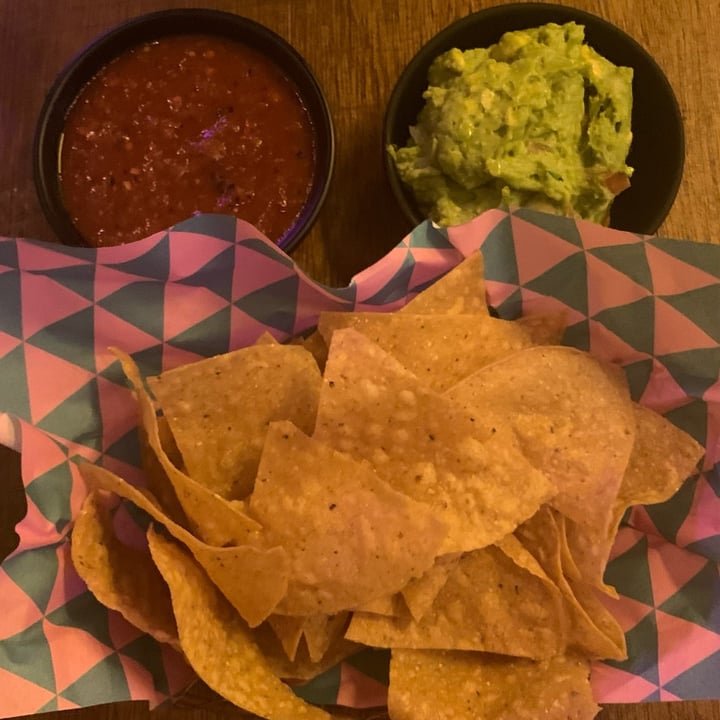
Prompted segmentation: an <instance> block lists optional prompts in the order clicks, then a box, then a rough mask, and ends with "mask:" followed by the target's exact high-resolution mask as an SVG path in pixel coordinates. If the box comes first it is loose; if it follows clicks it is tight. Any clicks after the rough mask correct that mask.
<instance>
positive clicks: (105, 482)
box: [79, 462, 288, 627]
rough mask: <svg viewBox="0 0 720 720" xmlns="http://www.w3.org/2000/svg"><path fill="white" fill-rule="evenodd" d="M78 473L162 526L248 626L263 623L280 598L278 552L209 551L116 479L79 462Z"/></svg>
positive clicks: (281, 560) (282, 566)
mask: <svg viewBox="0 0 720 720" xmlns="http://www.w3.org/2000/svg"><path fill="white" fill-rule="evenodd" d="M79 469H80V474H81V475H82V476H83V478H84V479H85V481H86V482H87V483H88V485H89V487H90V488H92V489H94V488H100V489H101V490H107V491H108V492H111V493H114V494H115V495H119V496H120V497H122V498H125V499H126V500H129V501H130V502H132V503H133V504H134V505H136V506H137V507H139V508H141V509H142V510H144V511H145V512H146V513H148V515H150V516H151V517H152V518H153V519H154V520H156V521H157V522H159V523H161V524H163V525H164V526H165V527H166V528H167V530H168V532H169V533H170V534H171V535H172V536H173V537H174V538H175V539H177V540H179V541H180V542H181V543H183V545H185V546H186V547H187V548H188V549H189V550H190V551H191V552H192V554H193V555H194V556H195V559H196V560H197V562H198V563H199V564H200V565H201V566H202V567H203V568H204V569H205V571H206V572H207V574H208V575H209V576H210V577H211V578H212V580H213V582H214V583H215V584H216V585H217V586H218V588H220V590H221V591H222V593H223V594H224V595H225V597H226V598H227V599H228V600H229V601H230V602H231V603H232V605H233V606H234V607H235V608H236V609H237V611H238V612H239V613H240V615H241V616H242V617H243V618H244V619H245V620H246V621H247V622H248V623H249V624H250V626H251V627H254V626H256V625H259V624H260V623H261V622H262V621H263V620H265V619H266V618H267V617H268V615H270V613H272V612H273V610H274V609H275V608H276V607H277V604H278V603H279V602H280V599H281V598H282V597H283V596H284V595H285V590H286V588H287V580H288V558H287V554H286V553H285V551H284V550H283V549H282V548H280V547H274V548H270V549H264V548H261V547H255V546H252V545H240V546H235V547H223V548H218V547H212V546H210V545H207V544H206V543H204V542H202V540H198V539H197V538H196V537H195V536H194V535H192V534H191V533H189V532H188V531H187V530H185V529H184V528H182V527H180V525H178V524H177V523H175V522H173V521H172V520H171V519H170V518H169V517H168V516H167V515H166V514H165V512H164V511H163V510H162V508H161V507H160V506H159V505H158V504H157V501H156V500H155V498H153V497H152V496H150V495H149V494H145V493H143V492H141V491H140V490H138V489H137V488H136V487H133V486H132V485H130V484H129V483H127V482H126V481H125V480H123V479H122V478H120V477H118V476H117V475H114V474H113V473H111V472H110V471H108V470H105V469H104V468H101V467H99V466H97V465H91V464H90V463H88V462H83V463H81V464H80V465H79Z"/></svg>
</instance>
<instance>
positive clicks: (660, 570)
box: [648, 538, 705, 607]
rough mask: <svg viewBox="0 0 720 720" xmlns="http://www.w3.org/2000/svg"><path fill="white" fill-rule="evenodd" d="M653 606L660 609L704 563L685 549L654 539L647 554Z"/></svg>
mask: <svg viewBox="0 0 720 720" xmlns="http://www.w3.org/2000/svg"><path fill="white" fill-rule="evenodd" d="M648 563H649V567H650V574H651V576H652V584H653V594H654V597H655V604H656V605H657V606H658V607H660V606H662V604H663V603H664V602H665V601H666V600H668V599H670V598H671V597H672V596H673V595H674V594H675V593H676V591H677V589H678V587H682V586H683V585H685V584H686V583H688V582H689V581H690V580H691V579H692V578H693V577H695V575H697V574H698V572H700V571H701V570H702V568H703V567H704V565H705V561H704V560H703V559H702V558H701V557H698V556H696V555H693V554H692V553H691V552H689V551H688V550H687V549H686V548H679V547H677V546H676V545H672V544H671V543H668V542H664V541H663V540H662V539H661V538H656V539H655V541H654V543H653V547H652V549H651V551H650V552H649V553H648Z"/></svg>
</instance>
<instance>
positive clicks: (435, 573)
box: [362, 553, 460, 621]
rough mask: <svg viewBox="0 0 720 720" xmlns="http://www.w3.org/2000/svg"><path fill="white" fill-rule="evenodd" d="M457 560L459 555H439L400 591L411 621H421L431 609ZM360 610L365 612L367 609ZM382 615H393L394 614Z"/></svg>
mask: <svg viewBox="0 0 720 720" xmlns="http://www.w3.org/2000/svg"><path fill="white" fill-rule="evenodd" d="M459 560H460V553H450V554H448V555H441V556H440V557H438V558H436V559H435V563H434V564H433V565H432V567H429V568H428V569H427V570H426V571H425V573H424V574H423V575H422V577H419V578H415V579H413V580H410V581H409V582H408V584H407V585H406V586H405V587H404V588H403V589H402V590H401V595H402V597H403V599H404V600H405V604H406V605H407V608H408V610H409V611H410V614H411V615H412V617H413V620H416V621H420V620H422V617H423V615H425V613H426V612H427V611H428V610H429V609H430V608H431V607H432V605H433V603H434V602H435V598H436V597H437V594H438V593H439V592H440V590H441V589H442V588H443V586H444V585H445V583H446V582H447V579H448V577H449V576H450V573H451V572H452V571H453V569H454V568H455V566H456V565H457V563H458V561H459ZM362 609H363V610H367V608H362ZM383 614H387V615H394V614H395V612H392V613H383Z"/></svg>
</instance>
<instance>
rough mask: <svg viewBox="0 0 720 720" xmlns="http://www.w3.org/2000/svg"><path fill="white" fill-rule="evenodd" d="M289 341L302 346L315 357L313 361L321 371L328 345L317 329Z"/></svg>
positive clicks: (325, 360)
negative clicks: (305, 335)
mask: <svg viewBox="0 0 720 720" xmlns="http://www.w3.org/2000/svg"><path fill="white" fill-rule="evenodd" d="M291 342H292V343H293V344H294V345H300V347H304V348H305V349H306V350H307V351H308V352H309V353H310V354H311V355H312V356H313V357H314V358H315V362H316V363H317V364H318V367H319V368H320V371H321V372H322V371H323V370H324V369H325V363H326V362H327V354H328V347H327V343H326V342H325V339H324V338H323V336H322V335H321V334H320V333H319V332H318V331H317V329H316V330H313V332H311V333H310V334H309V335H308V336H307V337H304V338H303V337H301V338H295V339H294V340H292V341H291Z"/></svg>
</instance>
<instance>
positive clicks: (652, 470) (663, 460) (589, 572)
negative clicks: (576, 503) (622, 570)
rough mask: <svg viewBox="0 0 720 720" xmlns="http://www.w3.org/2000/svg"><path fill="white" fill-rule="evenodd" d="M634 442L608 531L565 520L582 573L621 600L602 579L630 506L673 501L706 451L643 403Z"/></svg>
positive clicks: (637, 410)
mask: <svg viewBox="0 0 720 720" xmlns="http://www.w3.org/2000/svg"><path fill="white" fill-rule="evenodd" d="M633 415H634V419H635V441H634V444H633V447H632V452H631V454H630V460H629V462H628V465H627V468H626V470H625V474H624V475H623V478H622V482H621V484H620V488H619V490H618V494H617V497H616V498H615V501H614V502H613V504H612V508H611V510H612V515H611V519H610V523H609V526H608V527H607V528H596V529H593V528H588V527H587V526H586V525H585V524H580V523H576V522H572V521H570V520H568V521H566V526H567V527H566V538H567V544H568V549H569V553H570V556H571V558H572V561H573V565H574V566H575V568H577V573H573V572H572V569H571V570H570V576H571V577H573V578H574V579H576V580H581V579H582V580H583V581H585V582H587V583H590V584H591V585H594V586H595V587H597V588H600V589H601V590H603V591H604V592H606V593H607V594H609V595H611V596H614V597H617V593H616V592H615V590H614V588H612V587H610V586H609V585H607V584H605V582H604V580H603V576H604V573H605V566H606V565H607V562H608V558H609V556H610V551H611V549H612V545H613V542H614V540H615V535H616V533H617V528H618V526H619V524H620V521H621V520H622V517H623V515H624V514H625V512H626V511H627V509H628V508H629V507H631V506H632V505H638V504H653V503H658V502H663V501H664V500H667V499H669V498H670V497H672V495H674V494H675V492H677V490H678V488H679V487H680V485H682V483H683V482H684V481H685V480H686V479H687V478H688V477H689V476H690V475H691V474H692V473H693V472H694V470H695V469H696V466H697V464H698V463H699V461H700V460H701V458H702V456H703V453H704V448H703V447H702V446H701V445H700V444H699V443H697V442H696V441H695V440H694V439H693V438H692V437H691V436H690V435H688V434H687V433H686V432H684V431H683V430H681V429H680V428H678V427H676V426H675V425H673V424H672V423H671V422H670V421H669V420H667V419H666V418H664V417H662V416H661V415H658V414H657V413H655V412H653V411H652V410H649V409H648V408H644V407H642V406H640V405H637V404H634V405H633Z"/></svg>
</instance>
